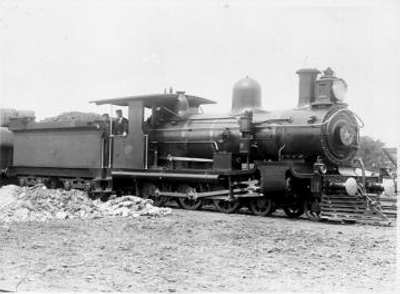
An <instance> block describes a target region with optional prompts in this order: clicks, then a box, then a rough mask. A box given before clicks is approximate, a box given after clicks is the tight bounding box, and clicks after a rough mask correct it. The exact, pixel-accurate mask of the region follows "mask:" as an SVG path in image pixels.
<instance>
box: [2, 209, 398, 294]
mask: <svg viewBox="0 0 400 294" xmlns="http://www.w3.org/2000/svg"><path fill="white" fill-rule="evenodd" d="M0 244H1V247H0V289H2V290H12V291H15V290H16V289H18V291H38V292H41V291H53V292H54V291H85V292H87V291H132V292H136V291H141V292H188V291H207V292H217V291H218V292H220V291H224V292H232V291H241V292H243V291H263V292H265V291H279V292H314V291H315V292H318V293H321V292H347V293H354V292H359V293H366V292H378V291H379V292H383V291H384V292H396V290H397V291H398V290H399V288H396V227H374V226H367V225H355V224H351V225H342V224H334V223H315V222H311V221H307V220H291V219H288V218H284V217H279V216H275V217H255V216H251V215H246V214H234V215H227V214H222V213H216V212H210V211H186V210H180V209H173V211H172V215H170V216H167V217H163V218H159V217H141V218H136V219H129V218H120V217H114V218H99V219H92V220H54V221H49V222H44V223H40V222H18V223H10V224H0ZM397 274H398V273H397ZM397 282H398V281H397ZM397 286H398V284H397ZM0 292H1V291H0ZM397 293H399V292H397Z"/></svg>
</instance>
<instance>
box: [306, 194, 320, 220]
mask: <svg viewBox="0 0 400 294" xmlns="http://www.w3.org/2000/svg"><path fill="white" fill-rule="evenodd" d="M304 214H305V215H306V216H307V218H308V219H310V220H312V221H320V220H321V206H320V200H319V199H317V198H309V199H307V200H306V201H305V202H304Z"/></svg>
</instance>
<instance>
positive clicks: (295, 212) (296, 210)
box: [283, 206, 304, 218]
mask: <svg viewBox="0 0 400 294" xmlns="http://www.w3.org/2000/svg"><path fill="white" fill-rule="evenodd" d="M283 210H284V211H285V213H286V215H287V216H288V217H290V218H298V217H299V216H300V215H302V214H303V213H304V207H301V206H298V207H284V208H283Z"/></svg>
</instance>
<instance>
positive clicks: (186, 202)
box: [177, 184, 204, 210]
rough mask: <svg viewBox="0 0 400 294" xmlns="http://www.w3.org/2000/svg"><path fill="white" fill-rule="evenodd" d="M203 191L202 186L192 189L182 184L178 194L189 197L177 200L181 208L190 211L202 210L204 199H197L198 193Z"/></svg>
mask: <svg viewBox="0 0 400 294" xmlns="http://www.w3.org/2000/svg"><path fill="white" fill-rule="evenodd" d="M197 190H199V192H201V191H202V188H201V186H198V187H196V188H193V187H190V186H189V185H187V184H182V185H179V187H178V192H180V193H185V194H186V196H187V197H179V198H178V199H177V202H178V204H179V206H180V207H182V208H184V209H189V210H197V209H200V208H201V207H202V206H203V203H204V200H203V199H202V198H197V197H196V196H197V195H196V194H197V193H196V192H198V191H197Z"/></svg>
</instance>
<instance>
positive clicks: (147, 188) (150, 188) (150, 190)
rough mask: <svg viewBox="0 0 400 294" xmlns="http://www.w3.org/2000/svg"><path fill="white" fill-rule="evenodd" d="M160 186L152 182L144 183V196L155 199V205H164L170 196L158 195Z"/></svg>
mask: <svg viewBox="0 0 400 294" xmlns="http://www.w3.org/2000/svg"><path fill="white" fill-rule="evenodd" d="M158 191H159V189H158V187H157V186H156V185H154V184H151V183H144V184H143V187H142V197H143V198H149V199H151V200H153V201H154V203H153V205H154V206H158V207H160V206H163V205H164V204H165V203H166V202H167V200H168V198H166V197H163V196H160V195H158Z"/></svg>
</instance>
